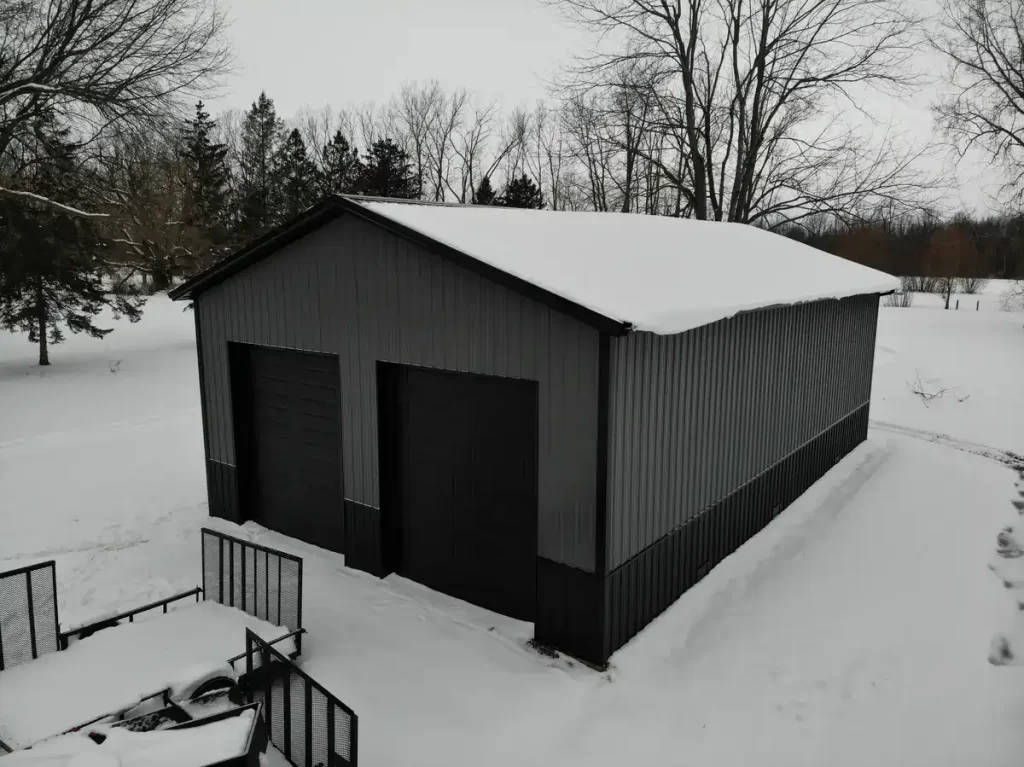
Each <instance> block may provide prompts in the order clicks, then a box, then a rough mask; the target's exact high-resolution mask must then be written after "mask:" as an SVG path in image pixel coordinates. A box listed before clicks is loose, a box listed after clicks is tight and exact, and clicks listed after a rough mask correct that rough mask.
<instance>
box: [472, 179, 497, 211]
mask: <svg viewBox="0 0 1024 767" xmlns="http://www.w3.org/2000/svg"><path fill="white" fill-rule="evenodd" d="M474 203H475V204H476V205H497V204H498V198H497V195H496V194H495V193H494V187H493V186H491V179H490V178H489V177H487V176H484V180H483V181H481V182H480V186H478V187H477V189H476V195H475V200H474Z"/></svg>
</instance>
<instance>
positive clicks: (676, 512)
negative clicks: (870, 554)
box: [595, 295, 878, 658]
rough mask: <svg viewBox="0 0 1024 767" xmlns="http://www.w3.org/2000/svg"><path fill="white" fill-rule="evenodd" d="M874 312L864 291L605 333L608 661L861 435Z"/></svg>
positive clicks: (875, 305) (605, 608)
mask: <svg viewBox="0 0 1024 767" xmlns="http://www.w3.org/2000/svg"><path fill="white" fill-rule="evenodd" d="M877 321H878V296H877V295H869V296H855V297H851V298H845V299H840V300H825V301H816V302H810V303H805V304H798V305H792V306H781V307H773V308H770V309H765V310H759V311H754V312H749V313H744V314H740V315H737V316H735V317H732V318H730V319H726V320H723V321H720V322H716V323H714V324H711V325H707V326H704V327H701V328H697V329H695V330H691V331H688V332H686V333H681V334H677V335H669V336H664V335H655V334H653V333H644V332H638V333H631V334H629V335H627V336H623V337H617V338H612V339H611V349H610V361H609V363H610V364H609V378H608V387H609V392H608V410H607V417H608V422H607V449H608V474H607V500H606V503H607V506H606V517H607V528H606V533H605V541H604V546H605V549H604V563H605V567H604V568H601V572H604V573H605V577H604V578H603V589H602V593H601V595H600V597H599V599H600V602H601V606H602V610H603V619H602V620H603V627H604V629H603V635H602V643H601V647H602V652H603V653H604V654H605V658H607V657H608V656H610V655H611V653H613V652H614V651H615V650H616V649H618V648H619V647H622V646H623V645H624V644H625V643H626V642H628V641H629V640H630V639H631V638H632V637H633V636H635V635H636V634H637V633H638V632H639V631H640V630H641V629H643V628H644V627H645V626H646V625H647V624H648V623H650V622H651V621H652V620H653V619H654V618H655V617H657V616H658V615H659V614H660V613H661V612H663V611H664V610H665V609H666V608H668V607H669V606H670V605H671V604H672V603H673V602H674V601H675V600H676V599H677V598H678V597H679V596H680V595H682V594H683V592H685V591H686V590H687V589H689V588H690V587H691V586H693V585H694V584H695V583H697V582H698V581H699V580H700V579H701V578H703V577H704V575H705V574H707V572H708V571H709V570H710V569H711V568H712V567H714V566H715V565H716V564H718V563H719V562H720V561H721V560H722V559H724V558H725V557H726V556H728V555H729V554H730V553H732V552H733V551H734V550H735V549H736V548H738V547H739V546H740V545H741V544H742V543H743V542H745V541H746V540H747V539H749V538H750V537H751V536H752V535H754V534H755V533H756V532H757V531H759V530H760V529H761V528H763V527H764V526H765V525H767V524H768V522H770V521H771V520H772V519H773V518H774V517H775V516H777V515H778V514H779V513H780V512H781V511H782V510H783V509H785V508H786V507H787V506H788V505H789V504H791V503H792V502H793V501H795V500H796V499H797V498H798V497H799V496H800V495H801V494H802V493H803V492H805V491H806V490H807V489H808V488H809V487H810V486H811V485H812V484H814V483H815V482H816V481H817V480H818V479H820V478H821V477H822V476H823V475H824V474H825V473H826V472H827V471H828V470H829V469H830V468H832V467H833V466H834V465H835V464H836V463H837V462H838V461H839V460H840V459H841V458H842V457H843V456H845V455H846V454H847V453H849V452H850V451H851V450H853V449H854V448H855V447H856V446H857V445H859V444H860V443H861V442H863V441H864V440H865V439H866V437H867V429H868V410H869V401H870V397H871V381H872V373H873V364H874V349H875V333H876V329H877ZM595 598H596V597H595Z"/></svg>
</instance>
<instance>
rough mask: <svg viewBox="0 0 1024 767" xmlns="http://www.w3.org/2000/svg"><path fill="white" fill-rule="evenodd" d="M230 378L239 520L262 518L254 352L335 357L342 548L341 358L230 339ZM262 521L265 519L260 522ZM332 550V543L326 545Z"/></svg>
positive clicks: (343, 480)
mask: <svg viewBox="0 0 1024 767" xmlns="http://www.w3.org/2000/svg"><path fill="white" fill-rule="evenodd" d="M227 346H228V382H229V386H228V389H229V397H230V400H231V401H230V408H231V421H232V427H233V428H232V435H231V436H232V439H234V442H235V466H236V467H237V469H236V472H235V476H236V478H237V480H236V481H237V488H236V492H237V497H238V524H243V523H244V522H247V521H249V520H252V521H254V522H259V520H258V519H257V518H256V515H255V514H254V513H253V512H254V510H255V502H256V498H255V492H256V477H255V475H254V469H253V464H254V459H253V454H254V451H255V445H256V439H255V432H254V430H253V428H252V426H253V424H252V423H251V422H250V421H251V415H252V398H253V389H252V361H251V359H252V353H253V351H255V350H257V349H263V350H267V351H278V352H295V353H298V354H306V355H310V356H314V357H326V358H329V359H333V360H334V363H335V367H336V369H337V373H338V455H339V457H340V461H339V463H338V481H339V483H340V485H341V487H340V497H341V499H342V505H341V508H339V509H338V519H339V523H338V524H339V526H340V528H341V541H339V543H338V548H339V550H344V547H345V540H346V538H347V530H346V529H345V506H344V499H345V436H344V435H345V421H344V419H343V417H342V415H343V413H344V406H343V402H344V391H343V390H342V386H341V359H340V357H339V356H338V355H337V354H332V353H331V352H319V351H312V350H309V349H295V348H293V347H288V346H273V345H271V344H253V343H249V342H247V341H228V342H227ZM260 524H262V523H260ZM324 548H327V549H328V550H329V551H330V550H331V549H330V548H329V547H327V546H325V547H324Z"/></svg>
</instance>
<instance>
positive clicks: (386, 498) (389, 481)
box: [376, 359, 540, 617]
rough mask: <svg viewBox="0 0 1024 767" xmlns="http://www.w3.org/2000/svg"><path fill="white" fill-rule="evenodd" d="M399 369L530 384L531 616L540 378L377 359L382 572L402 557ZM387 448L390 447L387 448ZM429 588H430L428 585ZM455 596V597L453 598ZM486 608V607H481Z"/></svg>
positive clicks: (536, 535)
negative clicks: (397, 446) (397, 414)
mask: <svg viewBox="0 0 1024 767" xmlns="http://www.w3.org/2000/svg"><path fill="white" fill-rule="evenodd" d="M402 368H407V369H417V370H424V371H434V372H438V373H448V374H455V375H471V376H476V377H480V378H492V379H498V380H502V381H516V382H521V383H528V384H531V386H530V389H531V391H532V397H531V399H532V405H533V411H534V419H533V439H532V442H533V461H534V482H533V504H532V506H533V515H532V516H533V529H532V535H531V540H532V546H533V568H534V578H533V582H534V589H535V592H534V595H533V601H534V616H535V617H536V608H537V605H538V603H539V600H538V594H537V593H536V589H537V588H538V587H539V586H538V578H537V557H538V556H539V550H540V381H538V380H536V379H534V378H523V377H519V376H501V375H494V374H493V373H480V372H477V371H475V370H453V369H451V368H442V367H437V366H434V365H414V364H407V363H404V362H395V361H393V360H382V359H378V360H376V384H377V482H378V484H379V487H378V498H379V500H380V515H381V562H382V565H383V567H382V569H383V572H384V574H385V575H387V574H390V573H393V572H398V570H399V569H400V568H401V556H402V515H401V499H400V498H399V496H398V491H399V482H398V481H397V480H398V466H399V465H400V461H399V459H398V456H397V455H395V454H394V444H395V443H396V442H397V440H396V438H395V437H396V434H397V428H398V427H397V424H396V423H394V422H393V414H394V413H395V412H396V408H397V406H398V402H397V395H398V392H399V386H398V374H399V372H400V371H401V369H402ZM389 447H390V448H391V450H389ZM428 588H429V587H428ZM455 598H458V597H455ZM482 609H487V608H482Z"/></svg>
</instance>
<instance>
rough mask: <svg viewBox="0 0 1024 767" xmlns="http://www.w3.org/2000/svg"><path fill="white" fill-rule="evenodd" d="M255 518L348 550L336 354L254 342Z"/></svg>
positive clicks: (314, 541) (252, 451)
mask: <svg viewBox="0 0 1024 767" xmlns="http://www.w3.org/2000/svg"><path fill="white" fill-rule="evenodd" d="M247 368H248V379H249V392H248V395H249V396H248V401H249V407H248V408H247V410H248V419H249V421H248V429H249V432H250V435H251V436H250V441H251V444H250V453H249V456H250V461H249V465H250V468H251V473H250V477H251V486H252V492H251V497H250V504H251V506H252V508H253V513H252V515H251V516H252V518H253V519H254V520H256V521H257V522H259V523H260V524H262V525H265V526H266V527H269V528H271V529H273V530H277V531H278V532H281V533H284V534H285V535H290V536H292V537H294V538H299V539H301V540H304V541H306V542H308V543H312V544H315V545H317V546H323V547H324V548H328V549H332V550H335V551H341V549H342V535H343V529H342V525H343V497H344V493H343V490H342V479H341V425H340V399H339V398H340V392H339V370H338V360H337V358H336V357H333V356H330V355H321V354H309V353H305V352H297V351H287V350H282V349H264V348H258V347H251V348H249V350H248V364H247Z"/></svg>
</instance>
